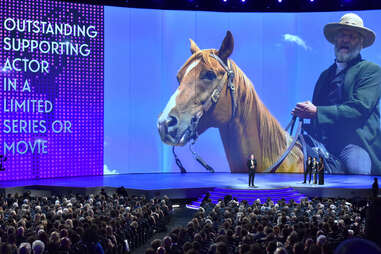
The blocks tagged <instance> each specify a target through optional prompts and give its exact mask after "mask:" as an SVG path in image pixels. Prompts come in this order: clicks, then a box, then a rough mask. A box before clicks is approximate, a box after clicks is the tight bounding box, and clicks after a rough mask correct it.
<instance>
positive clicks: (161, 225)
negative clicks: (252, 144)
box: [0, 191, 379, 254]
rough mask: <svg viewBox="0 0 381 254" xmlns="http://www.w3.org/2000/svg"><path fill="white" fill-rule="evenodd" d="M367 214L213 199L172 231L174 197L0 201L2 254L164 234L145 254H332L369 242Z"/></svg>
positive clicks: (102, 245)
mask: <svg viewBox="0 0 381 254" xmlns="http://www.w3.org/2000/svg"><path fill="white" fill-rule="evenodd" d="M366 211H367V201H366V200H352V201H350V200H344V199H312V200H308V199H303V200H302V201H301V202H300V203H296V202H294V201H292V200H291V201H289V202H285V201H284V200H282V201H280V202H278V203H274V202H273V201H271V200H267V201H266V202H265V203H261V202H260V200H257V201H256V202H255V203H254V204H251V205H249V204H248V203H247V202H246V201H242V202H238V201H237V200H235V199H234V198H232V196H226V197H225V198H224V200H220V201H219V202H218V203H217V204H213V203H212V202H211V200H210V199H209V196H208V195H207V196H206V197H205V198H204V200H203V202H202V204H201V208H200V209H199V210H197V211H195V213H194V216H193V218H192V219H191V220H190V221H189V222H188V223H187V224H186V225H184V226H176V227H175V228H173V229H172V230H170V231H167V225H168V223H169V221H170V218H171V216H172V214H173V208H172V201H171V200H169V199H168V197H166V196H164V197H163V198H152V199H147V198H145V197H144V196H133V197H130V196H128V195H127V193H126V192H125V191H118V192H113V193H108V194H107V193H106V192H105V191H102V192H100V193H99V194H90V195H78V194H76V195H61V194H58V195H50V196H31V195H30V193H24V194H14V195H12V194H8V195H1V197H0V254H2V253H4V254H16V253H17V254H32V253H33V254H50V253H58V254H61V253H62V254H63V253H65V254H66V253H67V254H72V253H73V254H76V253H80V254H87V253H94V254H98V253H99V254H103V253H111V254H114V253H115V254H117V253H122V254H124V253H131V252H134V250H136V249H137V248H138V247H139V246H142V245H143V244H144V243H145V242H147V241H148V240H149V239H155V236H156V233H158V232H167V233H166V234H167V235H166V236H165V237H164V238H162V239H155V240H153V241H152V242H151V243H150V247H149V248H147V249H146V250H145V253H147V254H156V253H157V254H177V253H187V254H224V253H226V254H230V253H231V254H235V253H239V254H245V253H258V254H262V253H263V254H270V253H271V254H273V253H277V254H281V253H289V254H293V253H294V254H305V253H308V254H309V253H311V254H315V253H316V254H329V253H333V251H334V250H335V249H337V246H338V245H339V244H340V243H342V242H343V241H345V240H347V239H356V238H360V239H361V238H364V237H365V236H366V230H365V228H366V223H365V217H366ZM375 248H376V249H377V248H378V247H377V246H376V245H375ZM377 250H379V249H377Z"/></svg>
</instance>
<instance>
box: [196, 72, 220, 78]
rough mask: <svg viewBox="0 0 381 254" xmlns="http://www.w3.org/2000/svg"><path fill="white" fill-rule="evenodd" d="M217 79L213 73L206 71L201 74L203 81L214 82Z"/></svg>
mask: <svg viewBox="0 0 381 254" xmlns="http://www.w3.org/2000/svg"><path fill="white" fill-rule="evenodd" d="M216 77H217V76H216V74H215V73H214V72H213V71H205V72H204V73H201V75H200V78H201V79H207V80H214V79H215V78H216Z"/></svg>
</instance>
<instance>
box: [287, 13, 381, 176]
mask: <svg viewBox="0 0 381 254" xmlns="http://www.w3.org/2000/svg"><path fill="white" fill-rule="evenodd" d="M324 35H325V37H326V39H327V40H328V41H329V42H330V43H332V44H333V45H334V50H335V56H336V59H335V63H334V64H333V65H331V66H330V67H329V68H328V69H327V70H325V71H323V73H322V74H321V75H320V77H319V80H318V81H317V83H316V86H315V89H314V93H313V98H312V103H311V102H309V101H306V102H300V103H298V104H297V105H296V107H295V108H294V109H293V111H292V114H293V115H295V116H299V117H301V118H308V119H311V124H310V125H309V126H306V130H307V132H308V134H310V135H311V136H312V137H314V138H315V139H316V140H317V141H319V142H321V143H322V144H324V146H325V147H326V149H327V150H328V152H329V153H331V154H332V155H333V156H331V158H334V161H336V162H337V164H336V168H334V169H332V170H333V173H352V174H378V175H380V174H381V130H380V105H379V104H380V96H381V68H380V66H378V65H376V64H374V63H371V62H368V61H365V60H363V59H362V58H361V55H360V51H361V50H362V49H363V48H366V47H369V46H371V45H372V44H373V43H374V41H375V38H376V34H375V33H374V32H373V31H372V30H371V29H369V28H367V27H365V26H364V23H363V20H362V19H361V18H360V17H359V16H358V15H356V14H354V13H348V14H345V15H344V16H343V17H341V19H340V21H339V22H338V23H330V24H327V25H326V26H325V27H324ZM326 166H327V165H326ZM328 167H329V165H328Z"/></svg>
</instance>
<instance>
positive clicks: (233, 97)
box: [203, 53, 237, 121]
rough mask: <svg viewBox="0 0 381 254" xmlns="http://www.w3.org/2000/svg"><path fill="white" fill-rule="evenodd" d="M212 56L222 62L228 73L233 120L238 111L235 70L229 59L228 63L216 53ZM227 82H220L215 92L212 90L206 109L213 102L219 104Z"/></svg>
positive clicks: (205, 105)
mask: <svg viewBox="0 0 381 254" xmlns="http://www.w3.org/2000/svg"><path fill="white" fill-rule="evenodd" d="M210 56H211V57H213V58H214V59H216V60H217V61H218V62H219V63H220V64H221V66H222V67H223V68H224V69H225V71H226V75H227V80H228V83H227V88H229V90H230V95H231V100H232V115H231V118H230V121H231V120H233V118H234V117H235V115H236V113H237V99H236V92H235V86H234V83H233V81H234V72H233V70H232V69H231V68H230V67H231V64H230V61H229V60H227V64H228V65H226V64H225V63H224V61H222V59H221V58H220V57H219V56H217V55H215V54H213V53H212V54H210ZM224 83H225V82H220V83H219V84H218V85H217V87H216V88H214V90H213V92H212V95H211V96H210V98H209V99H208V101H207V102H205V104H204V106H203V108H204V109H207V110H209V108H210V107H211V106H212V104H213V103H214V104H217V102H218V99H219V98H220V95H221V92H222V89H223V87H224V85H225V84H224Z"/></svg>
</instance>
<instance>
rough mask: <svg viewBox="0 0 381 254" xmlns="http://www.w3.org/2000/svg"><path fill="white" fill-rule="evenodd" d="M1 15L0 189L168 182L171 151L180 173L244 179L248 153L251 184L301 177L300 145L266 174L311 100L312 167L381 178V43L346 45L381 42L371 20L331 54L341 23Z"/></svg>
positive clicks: (213, 15)
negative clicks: (340, 59) (83, 179)
mask: <svg viewBox="0 0 381 254" xmlns="http://www.w3.org/2000/svg"><path fill="white" fill-rule="evenodd" d="M0 4H1V6H0V7H1V8H0V17H1V22H0V31H1V41H0V44H1V49H2V50H1V52H0V64H1V66H0V67H1V72H0V75H1V76H0V82H1V85H0V90H1V100H0V156H1V157H0V162H1V168H0V180H17V179H38V178H49V177H65V176H82V175H102V174H126V173H178V172H180V169H179V167H178V165H177V164H176V161H175V156H174V154H173V150H172V149H173V147H175V152H176V154H177V156H178V159H180V160H181V162H182V165H183V167H184V168H185V169H186V171H187V172H207V171H206V169H205V167H204V166H202V165H201V164H200V163H198V162H197V160H196V158H195V157H197V156H201V157H202V159H203V161H204V162H205V163H207V164H208V165H210V166H211V167H213V169H214V170H215V171H216V172H247V170H248V168H247V165H246V163H247V160H248V157H249V155H250V154H254V156H255V158H256V160H257V162H258V168H257V171H259V172H292V173H300V172H303V164H304V163H305V161H306V156H305V155H304V154H303V149H302V148H301V141H299V142H297V143H296V145H295V147H294V148H293V149H292V150H291V152H290V153H289V155H288V156H287V157H286V158H285V159H284V161H283V162H282V163H281V164H280V165H279V166H278V167H277V168H275V169H273V170H270V169H269V168H270V166H271V165H272V164H274V163H275V162H276V161H277V160H278V159H279V158H280V157H281V155H282V154H283V153H284V152H285V150H286V149H287V147H288V146H289V145H290V144H292V143H293V142H292V141H293V139H292V137H291V136H290V135H289V134H287V132H286V131H285V127H286V125H287V124H288V123H289V121H290V120H291V118H292V114H291V112H292V110H293V109H294V108H295V106H296V104H297V103H299V102H305V103H304V104H303V105H304V106H305V105H307V106H308V105H309V104H308V103H307V101H312V103H315V104H316V105H318V106H319V107H318V109H319V110H318V111H317V112H316V117H315V118H314V120H312V121H311V120H306V121H305V124H306V125H305V130H306V132H305V134H310V133H309V132H308V130H309V128H312V127H313V128H314V130H315V131H316V129H317V130H318V132H319V135H320V137H318V136H314V135H310V136H306V139H305V141H307V143H308V144H309V145H311V144H312V145H314V147H312V146H308V149H307V152H308V155H312V156H314V157H318V156H319V155H320V156H323V157H324V160H325V162H326V163H327V171H328V172H330V173H341V174H342V173H344V174H345V173H348V174H375V175H380V174H381V133H380V119H379V112H380V109H379V101H380V93H381V92H380V90H381V88H380V83H381V81H380V79H381V77H380V74H379V65H381V54H380V52H381V43H379V38H376V40H375V42H374V43H373V44H372V45H370V46H369V47H365V48H364V49H361V48H357V45H358V43H357V42H356V43H353V42H354V41H356V40H358V41H362V42H363V43H369V41H370V40H371V36H372V32H369V31H370V30H367V29H368V28H369V29H371V30H373V31H375V33H376V34H377V33H379V31H380V30H381V26H380V25H379V20H378V19H379V16H380V14H381V11H358V12H356V14H358V15H360V16H361V17H362V19H363V21H364V27H363V28H359V30H358V31H361V32H364V31H365V30H367V32H364V34H362V35H361V36H360V37H358V38H357V37H356V36H355V35H353V34H351V33H350V32H348V31H344V30H340V37H334V38H335V40H340V43H341V44H340V45H339V47H340V48H338V49H336V53H335V47H334V45H333V44H332V43H331V42H329V41H328V40H327V39H326V38H325V35H324V33H323V28H324V26H325V25H326V24H328V23H334V22H339V21H340V18H341V17H342V16H343V15H344V14H346V13H345V12H330V13H222V12H201V11H167V10H149V9H133V8H122V7H111V6H94V5H87V4H78V3H71V2H59V1H44V0H36V1H29V0H27V1H21V0H20V1H14V0H1V1H0ZM349 20H350V21H353V22H359V21H358V20H356V19H354V18H353V16H350V17H349ZM343 22H344V21H343ZM357 25H358V26H362V25H361V24H358V23H357ZM338 31H339V30H337V31H336V32H337V33H336V34H335V36H338V35H337V34H339V33H338ZM356 34H357V33H356ZM367 36H368V37H367ZM338 38H339V39H338ZM355 50H361V56H362V58H363V59H365V60H366V61H360V59H357V58H354V59H353V61H351V62H348V65H349V67H351V66H352V65H354V64H356V68H351V69H350V70H351V71H353V73H352V74H350V75H346V76H345V77H344V76H342V75H341V72H340V71H337V73H335V71H336V70H339V67H340V68H342V70H344V73H348V72H347V69H346V66H344V65H342V64H341V65H340V66H339V67H336V63H335V58H336V55H337V54H338V52H339V51H340V52H341V53H340V54H343V55H348V54H349V53H351V52H355ZM343 52H344V53H343ZM333 67H334V68H333ZM349 67H348V71H349ZM327 69H328V70H329V72H328V73H330V75H331V74H332V75H333V76H332V79H330V82H331V81H332V80H333V81H338V82H336V83H335V82H333V81H332V82H333V83H335V84H336V87H335V89H336V88H337V87H339V90H334V91H335V92H338V91H340V93H339V95H338V96H339V97H334V98H333V100H339V101H335V102H332V101H329V102H327V100H328V99H329V100H331V99H332V98H331V97H330V96H328V95H329V94H330V92H332V91H331V90H329V89H333V88H332V87H327V89H326V88H325V87H324V86H323V88H322V89H321V87H322V85H319V84H318V85H317V81H318V79H319V78H320V80H321V79H322V77H323V78H324V77H325V76H324V75H325V74H324V75H321V74H322V72H323V71H325V70H327ZM336 76H337V77H336ZM343 77H344V79H341V80H340V78H343ZM335 78H337V79H335ZM349 78H350V79H352V80H353V82H350V80H347V79H349ZM340 82H341V83H340ZM321 83H327V82H321ZM328 83H329V82H328ZM341 84H344V85H342V86H340V85H341ZM319 89H320V90H319ZM314 93H315V97H319V96H320V97H319V98H320V100H321V101H319V100H317V99H316V98H315V99H314V100H315V101H314V100H313V97H314ZM325 95H327V96H326V97H325ZM335 96H336V95H335ZM327 98H328V99H327ZM338 98H339V99H338ZM296 122H297V123H296V126H295V128H294V129H297V125H298V120H297V121H296ZM311 126H312V127H311ZM294 132H295V131H294ZM319 138H321V139H319ZM315 141H317V142H321V144H325V147H324V146H323V147H322V146H320V145H321V144H320V143H318V145H316V143H314V142H315ZM343 144H344V145H348V146H345V147H344V145H343ZM338 148H340V151H341V152H340V153H338V151H337V150H338ZM195 152H196V153H195ZM349 154H350V155H352V157H350V156H348V155H349ZM353 154H355V155H356V156H357V157H356V156H355V157H353ZM331 155H332V156H333V157H331ZM338 157H339V159H340V160H342V158H341V157H346V158H350V159H349V160H347V162H348V161H349V162H352V164H353V165H355V166H354V168H356V169H354V170H353V169H351V170H349V169H347V168H343V165H342V164H340V165H338V164H337V165H336V164H335V163H336V162H337V161H336V160H335V159H337V158H338ZM351 158H352V160H351ZM353 158H360V159H357V160H353ZM339 163H340V161H339ZM335 166H337V167H336V168H335Z"/></svg>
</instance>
